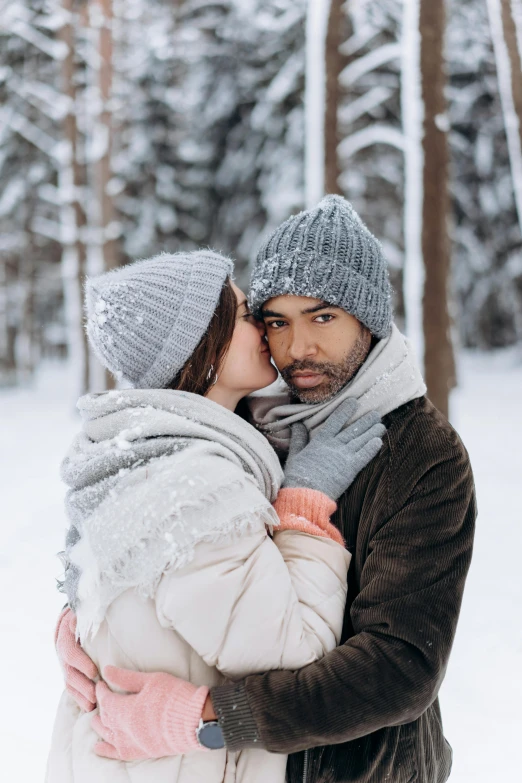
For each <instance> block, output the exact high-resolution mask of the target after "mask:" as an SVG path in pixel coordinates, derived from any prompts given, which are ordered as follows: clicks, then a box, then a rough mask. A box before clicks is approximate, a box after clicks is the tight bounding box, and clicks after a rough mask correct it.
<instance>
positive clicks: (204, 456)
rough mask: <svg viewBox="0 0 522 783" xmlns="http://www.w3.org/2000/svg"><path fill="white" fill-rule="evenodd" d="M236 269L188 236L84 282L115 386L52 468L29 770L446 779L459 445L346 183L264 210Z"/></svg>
mask: <svg viewBox="0 0 522 783" xmlns="http://www.w3.org/2000/svg"><path fill="white" fill-rule="evenodd" d="M232 271H233V270H232V263H231V262H230V261H229V260H228V259H227V258H224V257H223V256H221V255H219V254H217V253H214V252H210V251H196V252H192V253H178V254H174V255H167V254H165V255H161V256H158V257H155V258H152V259H149V260H145V261H139V262H137V263H134V264H131V265H129V266H126V267H123V268H121V269H118V270H115V271H113V272H109V273H107V274H105V275H102V276H101V277H99V278H95V279H92V280H90V281H89V282H88V284H87V292H86V295H87V310H88V323H87V328H88V335H89V340H90V343H91V345H92V347H93V349H94V350H95V351H96V353H97V355H98V356H99V357H100V359H101V361H102V362H103V363H104V365H105V366H106V367H107V368H108V369H109V370H111V372H113V373H114V374H115V375H116V376H117V377H120V378H122V379H125V380H126V381H127V385H130V386H131V387H132V388H130V389H124V390H122V391H111V392H105V393H103V394H97V395H95V394H93V395H87V396H85V397H82V398H81V399H80V401H79V403H78V407H79V409H80V412H81V415H82V419H83V427H82V431H81V433H80V434H79V435H78V436H77V438H76V439H75V441H74V442H73V444H72V447H71V449H70V451H69V454H68V455H67V457H66V459H65V460H64V463H63V466H62V476H63V478H64V480H65V482H66V483H67V485H68V487H69V491H68V494H67V501H66V504H67V511H68V516H69V521H70V525H69V529H68V532H67V537H66V548H65V553H64V558H65V563H66V571H65V580H64V583H63V588H62V589H63V590H64V591H65V592H66V594H67V599H68V605H67V607H66V608H65V609H64V610H63V612H62V614H61V615H60V618H59V621H58V625H57V629H56V646H57V651H58V655H59V657H60V660H61V662H62V665H63V667H64V672H65V677H66V691H65V692H64V695H63V697H62V700H61V702H60V705H59V708H58V714H57V718H56V723H55V728H54V733H53V740H52V748H51V753H50V757H49V763H48V772H47V781H48V783H87V782H89V783H91V781H96V783H109V781H110V782H111V783H120V781H121V783H151V782H152V781H154V782H155V783H167V782H168V783H235V782H236V781H237V782H238V783H284V781H285V780H286V781H288V783H301V781H302V783H341V781H343V782H345V781H346V782H349V783H384V782H385V781H389V782H390V783H413V781H417V782H418V783H443V781H445V780H447V778H448V776H449V774H450V769H451V755H452V754H451V748H450V746H449V744H448V743H447V742H446V740H445V738H444V735H443V731H442V723H441V716H440V710H439V703H438V699H437V694H438V691H439V688H440V685H441V683H442V680H443V678H444V674H445V671H446V666H447V663H448V658H449V654H450V650H451V646H452V642H453V638H454V634H455V630H456V624H457V619H458V615H459V610H460V605H461V599H462V593H463V588H464V582H465V578H466V574H467V570H468V567H469V563H470V559H471V551H472V541H473V531H474V522H475V516H476V508H475V495H474V487H473V478H472V473H471V468H470V465H469V460H468V456H467V453H466V451H465V449H464V447H463V445H462V443H461V441H460V439H459V437H458V435H457V434H456V433H455V431H454V430H453V429H452V427H451V426H450V425H449V424H448V422H447V421H446V419H445V418H444V417H443V416H442V415H441V414H440V413H439V412H438V411H437V410H436V409H435V408H434V407H433V405H432V404H431V403H430V402H429V400H428V399H427V398H426V396H425V392H426V388H425V386H424V383H423V380H422V377H421V374H420V372H419V369H418V367H417V365H416V363H415V359H414V356H413V354H412V350H411V348H410V345H409V343H408V342H407V340H405V338H404V337H403V336H402V335H401V333H400V332H399V330H398V329H397V327H396V326H395V325H394V323H393V320H392V311H391V303H390V286H389V281H388V275H387V270H386V264H385V261H384V258H383V254H382V249H381V246H380V244H379V243H378V241H377V240H376V239H375V237H374V236H373V235H372V234H371V233H370V232H369V231H368V229H367V228H366V227H365V226H364V225H363V223H362V222H361V220H360V218H359V217H358V215H357V214H356V213H355V212H354V210H353V209H352V207H351V206H350V205H349V204H348V202H346V201H345V200H344V199H342V198H340V197H338V196H327V197H326V198H324V199H323V200H322V201H321V202H320V203H319V205H318V206H317V207H316V208H315V209H313V210H310V211H308V212H302V213H300V214H299V215H297V216H294V217H291V218H290V219H289V220H288V221H286V222H285V223H284V224H283V225H281V226H280V227H279V228H278V229H277V230H276V231H275V232H274V233H273V234H272V236H271V237H270V238H269V239H268V241H267V242H266V243H265V245H264V246H263V247H262V249H261V250H260V252H259V254H258V257H257V260H256V264H255V268H254V272H253V277H252V284H251V291H250V294H249V297H248V298H247V297H246V296H245V295H244V294H243V293H242V292H241V291H240V290H239V289H238V288H237V287H236V286H235V284H234V283H233V282H232ZM276 367H277V370H278V371H279V375H280V378H279V380H277V378H278V372H277V370H276ZM274 382H276V383H274ZM266 387H270V388H269V389H266ZM261 389H265V391H260V390H261Z"/></svg>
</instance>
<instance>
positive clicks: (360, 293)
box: [250, 196, 392, 338]
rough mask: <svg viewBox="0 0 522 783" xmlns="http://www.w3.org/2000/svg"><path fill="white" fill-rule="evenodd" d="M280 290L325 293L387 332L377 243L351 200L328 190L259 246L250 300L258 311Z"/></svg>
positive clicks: (383, 270) (384, 277)
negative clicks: (329, 193)
mask: <svg viewBox="0 0 522 783" xmlns="http://www.w3.org/2000/svg"><path fill="white" fill-rule="evenodd" d="M283 294H293V295H295V296H309V297H313V298H316V299H323V300H324V301H325V302H328V303H329V304H332V305H337V306H338V307H342V308H343V309H344V310H346V311H347V312H349V313H351V315H354V316H355V317H356V318H358V319H359V321H361V322H362V323H363V324H364V325H365V326H367V327H368V329H370V331H371V332H372V334H374V335H375V336H376V337H379V338H383V337H386V336H387V335H388V334H389V332H390V328H391V324H392V306H391V287H390V281H389V279H388V271H387V265H386V261H385V258H384V255H383V250H382V247H381V244H380V243H379V242H378V240H377V239H376V238H375V237H374V236H373V234H372V233H371V231H370V230H369V229H368V228H367V227H366V226H365V225H364V223H363V222H362V220H361V218H360V217H359V215H358V214H357V212H356V211H355V210H354V208H353V207H352V205H351V204H350V203H349V202H348V201H346V199H344V198H342V197H341V196H326V197H325V198H323V200H322V201H321V202H320V203H319V204H318V205H317V206H316V207H315V208H314V209H310V210H308V211H307V212H300V213H299V214H298V215H295V216H292V217H291V218H289V219H288V220H287V221H286V222H285V223H283V224H282V225H280V226H278V228H276V230H275V231H274V232H273V233H272V235H271V236H270V237H269V239H268V241H267V242H265V244H264V245H263V246H262V248H261V249H260V251H259V253H258V255H257V259H256V262H255V266H254V271H253V274H252V281H251V293H250V305H251V307H252V308H253V310H254V312H256V313H259V310H260V308H261V306H262V305H263V304H264V303H265V302H266V301H267V300H268V299H272V298H273V297H276V296H282V295H283Z"/></svg>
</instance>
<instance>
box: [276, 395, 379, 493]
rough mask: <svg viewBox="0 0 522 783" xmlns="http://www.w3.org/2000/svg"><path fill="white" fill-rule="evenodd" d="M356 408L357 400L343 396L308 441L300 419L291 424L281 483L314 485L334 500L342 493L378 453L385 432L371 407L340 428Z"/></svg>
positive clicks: (284, 484) (309, 486) (285, 484)
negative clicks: (286, 457) (342, 399)
mask: <svg viewBox="0 0 522 783" xmlns="http://www.w3.org/2000/svg"><path fill="white" fill-rule="evenodd" d="M356 410H357V400H355V399H354V398H348V399H347V400H345V401H344V402H343V403H341V405H339V407H338V408H337V410H335V411H334V412H333V413H332V415H331V416H330V417H329V418H328V419H327V420H326V421H325V423H324V424H322V425H321V427H320V428H319V429H318V430H317V431H316V432H315V433H314V436H313V438H312V440H311V441H310V442H309V443H308V430H307V429H306V427H305V425H304V424H303V423H302V422H297V423H296V424H293V425H292V436H291V440H290V450H289V452H288V459H287V461H286V465H285V478H284V481H283V487H306V488H308V489H316V490H318V491H319V492H323V493H324V494H325V495H328V496H329V497H330V498H332V500H335V501H337V500H338V499H339V498H340V497H341V495H342V494H343V492H345V491H346V490H347V489H348V487H349V486H350V485H351V484H352V483H353V481H354V479H355V477H356V476H357V475H358V474H359V473H360V472H361V470H362V469H363V468H365V467H366V465H368V463H369V462H371V461H372V459H373V458H374V457H375V456H377V454H378V453H379V451H380V449H381V447H382V436H383V435H384V433H385V432H386V427H385V426H384V424H381V423H380V416H379V414H378V413H377V412H376V411H370V413H367V414H366V415H365V416H362V417H361V418H360V419H359V420H358V421H356V422H354V424H351V425H350V426H349V427H347V428H346V429H343V425H344V424H345V423H346V422H347V421H349V419H350V418H351V417H352V416H353V414H354V413H355V411H356Z"/></svg>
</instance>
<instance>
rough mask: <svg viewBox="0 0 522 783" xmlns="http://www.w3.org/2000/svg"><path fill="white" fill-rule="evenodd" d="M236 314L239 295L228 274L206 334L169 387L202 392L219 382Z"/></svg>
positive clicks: (204, 392)
mask: <svg viewBox="0 0 522 783" xmlns="http://www.w3.org/2000/svg"><path fill="white" fill-rule="evenodd" d="M236 317H237V297H236V295H235V293H234V289H233V288H232V283H231V281H230V278H228V277H227V279H226V281H225V285H224V286H223V288H222V290H221V295H220V297H219V302H218V304H217V307H216V309H215V311H214V315H213V316H212V320H211V321H210V324H209V326H208V329H207V331H206V333H205V334H204V335H203V337H202V339H201V341H200V343H199V345H198V347H197V348H196V350H195V351H194V353H193V354H192V356H191V357H190V359H189V360H188V361H187V362H186V363H185V365H184V366H183V367H182V368H181V370H180V371H179V372H178V374H177V375H176V377H175V378H174V380H173V381H172V382H171V383H170V384H169V385H168V386H167V387H166V388H167V389H175V390H177V391H186V392H191V393H192V394H201V395H205V394H206V393H207V391H208V390H209V389H210V387H211V386H212V385H213V384H214V383H215V382H216V380H217V375H218V373H219V368H220V366H221V363H222V362H223V360H224V358H225V356H226V354H227V351H228V349H229V347H230V343H231V341H232V335H233V334H234V329H235V326H236Z"/></svg>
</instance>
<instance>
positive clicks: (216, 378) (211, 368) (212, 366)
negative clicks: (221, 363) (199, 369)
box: [207, 364, 219, 386]
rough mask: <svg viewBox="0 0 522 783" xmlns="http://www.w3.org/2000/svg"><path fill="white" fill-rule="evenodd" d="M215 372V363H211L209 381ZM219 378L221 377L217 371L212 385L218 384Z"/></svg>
mask: <svg viewBox="0 0 522 783" xmlns="http://www.w3.org/2000/svg"><path fill="white" fill-rule="evenodd" d="M213 374H214V365H213V364H211V365H210V369H209V371H208V374H207V381H209V380H210V379H211V378H212V375H213ZM218 378H219V375H218V374H217V373H216V377H215V378H214V380H213V381H212V384H211V386H215V385H216V383H217V382H218Z"/></svg>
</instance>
